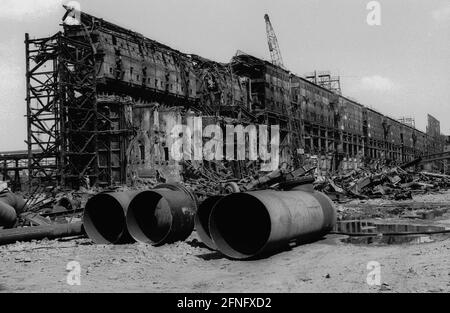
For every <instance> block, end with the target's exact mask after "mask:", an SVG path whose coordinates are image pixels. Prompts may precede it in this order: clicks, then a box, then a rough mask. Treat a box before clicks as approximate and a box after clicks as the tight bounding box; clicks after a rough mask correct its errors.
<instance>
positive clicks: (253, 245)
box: [209, 193, 271, 259]
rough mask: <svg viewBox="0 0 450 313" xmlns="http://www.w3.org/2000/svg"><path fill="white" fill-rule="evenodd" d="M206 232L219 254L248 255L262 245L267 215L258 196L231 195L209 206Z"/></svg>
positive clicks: (266, 236)
mask: <svg viewBox="0 0 450 313" xmlns="http://www.w3.org/2000/svg"><path fill="white" fill-rule="evenodd" d="M209 231H210V234H211V237H212V239H213V241H214V243H215V245H216V246H217V248H218V249H219V250H220V251H221V252H222V253H223V254H225V255H227V256H229V257H231V258H235V259H243V258H250V257H253V256H254V255H256V254H258V253H259V252H260V251H262V250H263V249H264V247H265V246H266V244H267V242H268V240H269V237H270V233H271V218H270V215H269V212H268V211H267V209H266V207H265V205H264V204H263V203H262V202H261V201H260V200H259V199H258V198H256V197H254V196H252V195H250V194H247V193H236V194H231V195H229V196H227V197H225V198H223V199H222V200H220V201H219V202H218V203H217V204H216V205H215V206H214V208H213V209H212V212H211V215H210V217H209Z"/></svg>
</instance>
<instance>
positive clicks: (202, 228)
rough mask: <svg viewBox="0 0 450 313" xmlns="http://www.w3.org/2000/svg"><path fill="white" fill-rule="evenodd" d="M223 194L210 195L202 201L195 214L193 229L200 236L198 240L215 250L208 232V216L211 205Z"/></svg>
mask: <svg viewBox="0 0 450 313" xmlns="http://www.w3.org/2000/svg"><path fill="white" fill-rule="evenodd" d="M223 198H224V196H212V197H209V198H207V199H206V200H205V201H203V202H202V203H201V204H200V205H199V207H198V210H197V214H195V231H196V232H197V235H198V236H199V237H200V240H201V241H202V242H203V243H204V244H205V245H206V246H207V247H208V248H210V249H213V250H216V245H215V244H214V242H213V241H212V238H211V234H210V232H209V216H210V215H211V211H212V209H213V207H214V206H215V205H216V203H217V202H219V200H221V199H223Z"/></svg>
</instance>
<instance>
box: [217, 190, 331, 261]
mask: <svg viewBox="0 0 450 313" xmlns="http://www.w3.org/2000/svg"><path fill="white" fill-rule="evenodd" d="M335 223H336V210H335V208H334V206H333V203H332V202H331V200H330V199H329V198H328V197H327V196H325V195H324V194H322V193H320V192H316V191H313V192H310V191H306V190H305V188H304V187H297V188H295V189H293V190H290V191H275V190H264V191H254V192H246V193H236V194H231V195H229V196H226V197H225V198H223V199H222V200H220V201H219V202H218V203H217V204H216V205H215V206H214V208H213V210H212V212H211V215H210V219H209V231H210V234H211V237H212V239H213V242H214V244H215V245H216V246H217V249H218V250H219V251H220V252H222V253H223V254H225V255H226V256H228V257H230V258H233V259H249V258H254V257H257V256H261V255H263V254H266V253H268V252H272V251H274V250H278V249H280V248H281V247H283V246H286V245H287V244H289V242H291V241H293V240H297V241H301V240H302V239H305V240H312V239H315V238H320V237H321V236H323V235H324V234H326V233H327V232H329V231H331V230H332V229H333V226H334V224H335Z"/></svg>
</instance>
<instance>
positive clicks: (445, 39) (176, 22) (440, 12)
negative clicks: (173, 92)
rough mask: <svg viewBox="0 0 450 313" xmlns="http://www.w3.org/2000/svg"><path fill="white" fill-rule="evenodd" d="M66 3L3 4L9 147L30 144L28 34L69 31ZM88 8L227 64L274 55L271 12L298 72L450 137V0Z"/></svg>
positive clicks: (0, 23) (177, 1)
mask: <svg viewBox="0 0 450 313" xmlns="http://www.w3.org/2000/svg"><path fill="white" fill-rule="evenodd" d="M63 2H64V3H65V2H67V1H61V0H0V73H1V75H0V134H1V136H0V151H5V150H16V149H25V148H26V146H25V144H24V140H25V138H26V120H25V118H24V117H23V116H24V115H25V109H26V104H25V100H24V99H25V95H26V93H25V52H24V44H23V41H24V33H25V32H29V33H30V34H31V36H33V37H41V36H47V35H51V34H53V33H56V32H57V31H58V30H59V23H60V21H61V17H62V15H63V14H64V9H63V8H62V6H61V4H62V3H63ZM79 2H80V4H81V8H82V10H83V11H85V12H87V13H90V14H93V15H96V16H98V17H101V18H104V19H105V20H109V21H111V22H114V23H117V24H119V25H121V26H123V27H126V28H130V29H132V30H135V31H137V32H140V33H142V34H143V35H145V36H147V37H149V38H152V39H155V40H157V41H160V42H162V43H164V44H167V45H169V46H171V47H173V48H175V49H178V50H181V51H183V52H186V53H195V54H198V55H201V56H204V57H207V58H210V59H214V60H217V61H221V62H227V61H229V60H230V59H231V57H232V56H233V55H234V54H235V52H236V50H242V51H244V52H247V53H249V54H253V55H255V56H257V57H260V58H265V59H269V51H268V47H267V40H266V30H265V23H264V18H263V17H264V14H265V13H268V14H269V15H270V17H271V20H272V23H273V25H274V28H275V32H276V34H277V36H278V40H279V43H280V48H281V50H282V55H283V58H284V62H285V65H286V66H287V67H288V68H289V69H290V70H291V71H292V72H294V73H297V74H304V73H307V72H311V71H313V70H315V69H317V70H331V71H332V72H335V73H337V74H340V75H341V80H342V89H343V93H344V95H347V96H349V97H352V98H355V99H357V100H358V101H360V102H361V103H362V104H365V105H367V106H371V107H373V108H375V109H377V110H379V111H381V112H382V113H384V114H388V115H390V116H392V117H394V118H397V117H402V116H412V117H415V119H416V125H417V127H418V128H419V129H421V130H425V126H426V114H427V113H430V114H432V115H434V116H435V117H437V118H438V119H440V121H441V131H442V132H443V133H445V134H450V88H449V87H450V1H449V0H379V3H380V5H381V25H380V26H369V25H368V24H367V14H368V13H369V11H368V10H367V8H366V6H367V3H368V2H369V0H339V1H336V0H276V1H275V0H272V1H268V0H145V1H144V0H126V1H122V0H89V1H87V0H84V1H83V0H80V1H79Z"/></svg>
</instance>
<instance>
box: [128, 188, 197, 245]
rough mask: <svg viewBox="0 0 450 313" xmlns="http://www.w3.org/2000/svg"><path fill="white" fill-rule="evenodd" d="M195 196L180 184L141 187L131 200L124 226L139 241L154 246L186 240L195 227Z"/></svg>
mask: <svg viewBox="0 0 450 313" xmlns="http://www.w3.org/2000/svg"><path fill="white" fill-rule="evenodd" d="M196 210H197V200H196V198H195V196H194V195H193V194H192V193H191V192H189V191H188V190H187V189H185V188H184V187H182V186H181V185H171V184H165V185H160V186H158V187H156V188H155V189H153V190H148V191H143V192H141V193H139V194H138V195H136V196H135V197H134V198H133V200H132V201H131V202H130V206H129V208H128V212H127V227H128V231H129V232H130V234H131V236H132V237H133V238H134V239H135V240H136V241H139V242H144V243H150V244H152V245H154V246H159V245H164V244H166V243H173V242H176V241H180V240H185V239H186V238H187V237H189V235H190V234H191V233H192V231H193V230H194V215H195V211H196Z"/></svg>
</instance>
